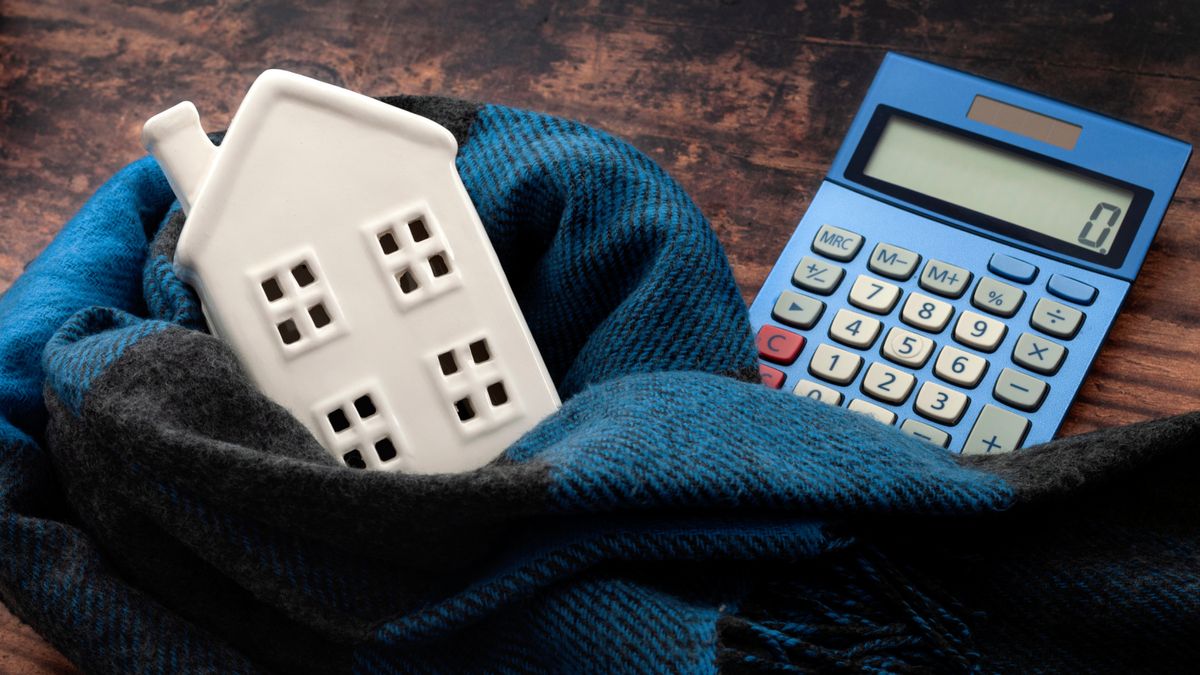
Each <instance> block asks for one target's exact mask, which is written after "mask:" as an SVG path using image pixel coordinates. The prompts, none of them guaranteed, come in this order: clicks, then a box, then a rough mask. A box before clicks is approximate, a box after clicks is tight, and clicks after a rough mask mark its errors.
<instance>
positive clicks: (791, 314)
mask: <svg viewBox="0 0 1200 675" xmlns="http://www.w3.org/2000/svg"><path fill="white" fill-rule="evenodd" d="M824 311H825V303H823V302H821V301H820V300H818V299H816V298H811V297H809V296H807V295H804V294H802V293H794V292H792V291H784V292H782V293H780V294H779V299H778V300H776V301H775V308H774V309H772V310H771V316H773V317H775V320H776V321H778V322H780V323H785V324H787V325H789V326H793V327H795V328H812V327H813V324H815V323H816V322H817V319H820V318H821V313H822V312H824Z"/></svg>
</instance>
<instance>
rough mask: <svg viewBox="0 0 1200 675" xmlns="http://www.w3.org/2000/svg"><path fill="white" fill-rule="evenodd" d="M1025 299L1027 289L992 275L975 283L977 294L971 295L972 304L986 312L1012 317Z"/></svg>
mask: <svg viewBox="0 0 1200 675" xmlns="http://www.w3.org/2000/svg"><path fill="white" fill-rule="evenodd" d="M1024 301H1025V291H1023V290H1021V289H1019V288H1017V287H1016V286H1009V285H1008V284H1005V283H1001V282H999V281H996V280H995V279H993V278H991V277H983V278H982V279H980V280H979V283H978V284H976V285H975V294H974V295H972V296H971V304H972V305H975V306H976V307H978V308H979V309H982V310H983V311H985V312H991V313H992V314H997V315H999V316H1003V317H1010V316H1012V315H1013V314H1016V313H1017V310H1018V309H1020V308H1021V303H1022V302H1024Z"/></svg>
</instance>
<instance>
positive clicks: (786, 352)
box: [755, 326, 804, 366]
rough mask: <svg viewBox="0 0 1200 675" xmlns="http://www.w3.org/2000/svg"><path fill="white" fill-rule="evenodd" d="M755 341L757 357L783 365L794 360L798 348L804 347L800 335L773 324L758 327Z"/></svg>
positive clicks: (798, 350) (797, 354) (798, 351)
mask: <svg viewBox="0 0 1200 675" xmlns="http://www.w3.org/2000/svg"><path fill="white" fill-rule="evenodd" d="M755 342H756V343H757V345H758V356H759V358H762V359H764V360H767V361H771V362H773V363H781V364H783V365H785V366H786V365H787V364H789V363H791V362H793V361H795V360H796V357H797V356H799V355H800V350H801V349H803V348H804V338H803V337H802V336H800V335H796V334H795V333H792V332H790V331H786V330H783V329H782V328H776V327H775V326H763V327H762V328H759V329H758V337H757V338H756V339H755Z"/></svg>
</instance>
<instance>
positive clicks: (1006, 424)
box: [962, 403, 1029, 455]
mask: <svg viewBox="0 0 1200 675" xmlns="http://www.w3.org/2000/svg"><path fill="white" fill-rule="evenodd" d="M1028 432H1029V420H1027V419H1025V418H1024V417H1021V416H1020V415H1018V414H1016V413H1013V412H1009V411H1007V410H1005V409H1004V408H1000V407H997V406H994V405H992V404H990V403H988V404H986V405H984V406H983V411H982V412H980V413H979V417H978V418H977V419H976V420H975V426H973V427H971V434H970V435H969V436H967V442H966V444H965V445H963V449H962V454H964V455H989V454H997V453H1001V452H1012V451H1013V450H1016V449H1017V448H1019V447H1021V443H1022V441H1024V440H1025V434H1026V433H1028Z"/></svg>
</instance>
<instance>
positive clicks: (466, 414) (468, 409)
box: [454, 398, 475, 422]
mask: <svg viewBox="0 0 1200 675" xmlns="http://www.w3.org/2000/svg"><path fill="white" fill-rule="evenodd" d="M454 412H455V413H457V414H458V419H459V421H460V422H466V421H468V420H470V419H473V418H474V417H475V406H473V405H471V399H470V398H460V399H459V400H457V401H455V402H454Z"/></svg>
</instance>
